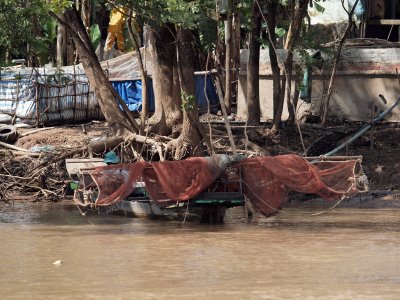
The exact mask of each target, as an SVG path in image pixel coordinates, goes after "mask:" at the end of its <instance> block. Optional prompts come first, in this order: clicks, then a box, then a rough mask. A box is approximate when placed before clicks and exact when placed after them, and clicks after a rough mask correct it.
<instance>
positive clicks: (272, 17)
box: [259, 0, 283, 131]
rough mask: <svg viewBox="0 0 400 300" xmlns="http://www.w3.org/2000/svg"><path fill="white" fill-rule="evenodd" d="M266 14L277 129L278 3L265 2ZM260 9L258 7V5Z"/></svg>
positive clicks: (280, 105)
mask: <svg viewBox="0 0 400 300" xmlns="http://www.w3.org/2000/svg"><path fill="white" fill-rule="evenodd" d="M266 4H267V5H266V6H267V11H268V14H267V15H266V21H267V27H268V39H269V48H268V49H269V57H270V62H271V70H272V82H273V111H274V114H273V125H272V130H273V131H275V130H278V129H279V126H280V123H281V116H282V110H283V100H282V101H281V94H282V86H281V69H280V67H279V63H278V57H277V53H276V51H275V49H276V34H275V27H276V17H277V11H278V3H277V1H275V0H269V1H267V3H266ZM259 9H260V7H259Z"/></svg>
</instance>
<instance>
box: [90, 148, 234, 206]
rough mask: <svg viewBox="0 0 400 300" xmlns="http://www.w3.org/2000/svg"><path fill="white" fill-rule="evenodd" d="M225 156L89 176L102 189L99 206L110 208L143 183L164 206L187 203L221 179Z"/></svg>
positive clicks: (144, 165) (121, 166)
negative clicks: (109, 206) (177, 202)
mask: <svg viewBox="0 0 400 300" xmlns="http://www.w3.org/2000/svg"><path fill="white" fill-rule="evenodd" d="M227 162H228V160H227V159H225V158H224V156H213V157H207V158H204V157H192V158H188V159H186V160H181V161H164V162H155V163H147V162H135V163H128V164H118V165H110V166H104V167H98V168H96V169H94V170H92V171H91V172H90V175H91V176H92V178H93V180H94V181H95V182H96V185H97V187H98V189H99V194H98V197H97V199H96V205H98V206H107V205H110V204H113V203H115V202H118V201H121V200H123V199H125V198H126V197H127V196H129V195H130V194H131V193H132V192H133V191H134V190H135V186H136V182H137V181H138V180H143V181H144V183H145V189H146V191H147V193H148V194H149V196H150V198H151V199H153V200H156V201H158V202H159V203H162V202H166V203H167V202H171V200H172V201H187V200H189V199H190V198H193V197H195V196H196V195H198V194H199V193H200V192H202V191H203V190H204V189H206V188H207V187H208V186H209V185H210V184H211V183H213V182H214V181H215V179H216V178H218V176H219V175H221V172H223V170H224V169H225V166H226V163H227Z"/></svg>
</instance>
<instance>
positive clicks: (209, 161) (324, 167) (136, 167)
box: [69, 154, 367, 222]
mask: <svg viewBox="0 0 400 300" xmlns="http://www.w3.org/2000/svg"><path fill="white" fill-rule="evenodd" d="M69 163H70V164H73V162H69ZM77 175H78V177H79V186H78V187H77V188H76V190H75V194H74V201H75V203H76V204H77V205H78V206H79V207H80V209H82V210H85V211H86V210H98V211H104V210H105V211H123V212H125V213H126V214H127V215H132V216H148V217H163V216H170V217H174V218H186V217H187V216H188V215H197V216H198V217H199V219H200V220H203V221H212V222H221V221H222V220H223V218H224V215H225V211H226V209H227V208H230V207H234V206H243V205H246V203H249V204H251V206H252V207H254V208H255V209H256V210H257V211H258V212H260V213H261V214H263V215H264V216H271V215H274V214H276V213H278V212H279V210H280V209H281V208H282V206H283V205H284V204H285V203H286V202H287V200H288V195H289V192H290V191H293V192H298V193H304V194H315V195H318V196H320V197H322V198H324V199H325V200H327V201H334V200H339V199H342V198H344V197H347V196H351V195H354V194H355V193H359V192H363V191H366V190H367V184H366V183H367V181H366V177H365V175H364V173H363V171H362V167H361V158H360V157H341V158H340V159H339V158H335V157H330V158H325V159H324V158H323V157H318V158H304V157H300V156H297V155H291V154H290V155H279V156H263V157H250V158H247V157H244V156H228V155H214V156H210V157H191V158H188V159H185V160H181V161H160V162H151V163H150V162H144V161H137V162H133V163H122V164H115V165H103V166H98V167H89V168H80V169H79V171H78V172H77Z"/></svg>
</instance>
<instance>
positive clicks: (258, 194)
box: [239, 155, 358, 216]
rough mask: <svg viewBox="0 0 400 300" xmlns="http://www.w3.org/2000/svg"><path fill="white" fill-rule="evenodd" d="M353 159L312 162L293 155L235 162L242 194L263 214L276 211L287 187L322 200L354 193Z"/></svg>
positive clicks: (354, 167) (354, 162)
mask: <svg viewBox="0 0 400 300" xmlns="http://www.w3.org/2000/svg"><path fill="white" fill-rule="evenodd" d="M357 162H358V161H357V160H348V161H335V162H333V161H331V162H318V163H315V164H312V163H310V162H308V161H307V160H305V159H304V158H302V157H300V156H296V155H280V156H274V157H271V156H266V157H253V158H248V159H245V160H243V161H242V162H240V163H239V166H240V167H241V170H242V180H243V185H244V193H245V195H246V196H247V197H248V198H249V200H250V202H251V203H252V204H253V205H254V206H255V207H256V208H257V209H258V210H259V211H260V212H261V213H262V214H264V215H266V216H268V215H272V214H274V213H276V212H278V210H279V208H280V207H281V205H282V204H283V202H284V201H285V200H286V194H287V192H288V191H289V190H291V191H295V192H300V193H308V194H316V195H319V196H321V197H322V198H324V199H325V200H335V199H339V198H341V197H342V196H344V195H350V194H354V193H356V192H358V189H357V188H356V179H355V176H356V174H355V172H356V164H357Z"/></svg>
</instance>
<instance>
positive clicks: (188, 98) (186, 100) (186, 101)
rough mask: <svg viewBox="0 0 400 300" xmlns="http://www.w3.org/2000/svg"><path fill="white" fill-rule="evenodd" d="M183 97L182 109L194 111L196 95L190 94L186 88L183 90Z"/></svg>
mask: <svg viewBox="0 0 400 300" xmlns="http://www.w3.org/2000/svg"><path fill="white" fill-rule="evenodd" d="M181 98H182V106H181V107H182V110H183V111H186V112H189V111H192V110H193V109H194V104H195V101H196V97H195V96H194V95H188V94H186V92H185V91H184V90H181Z"/></svg>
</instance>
